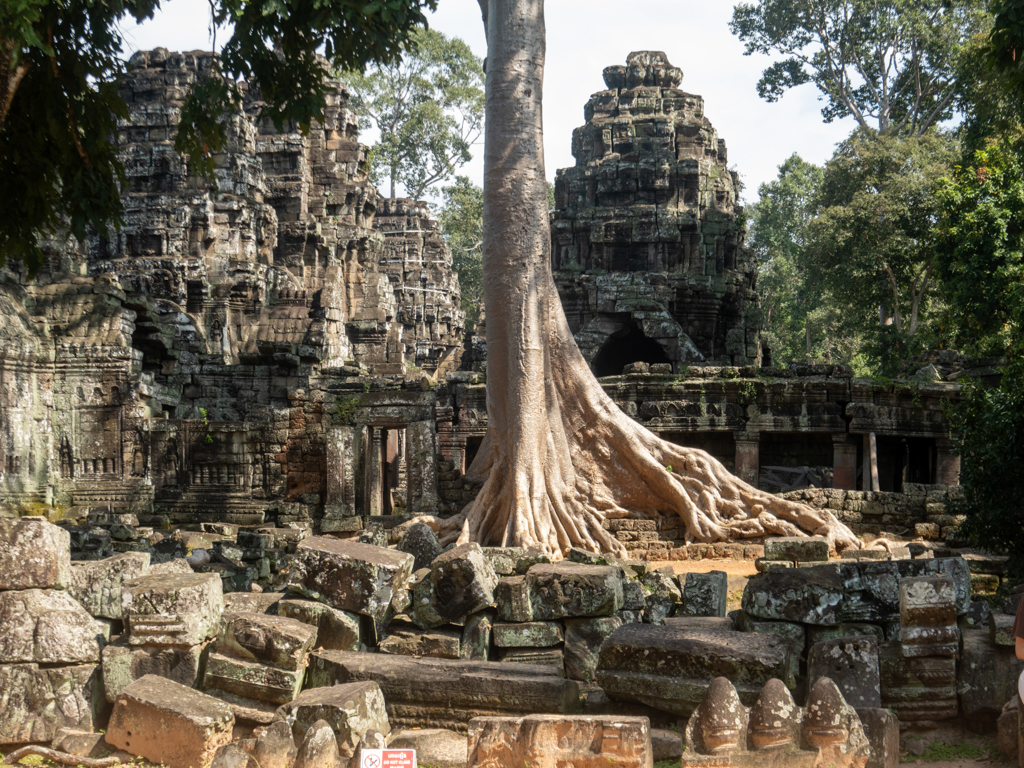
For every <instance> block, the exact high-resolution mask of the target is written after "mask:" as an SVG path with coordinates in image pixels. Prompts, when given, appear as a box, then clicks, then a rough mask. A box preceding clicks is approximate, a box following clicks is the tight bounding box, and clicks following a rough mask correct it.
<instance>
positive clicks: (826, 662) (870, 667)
mask: <svg viewBox="0 0 1024 768" xmlns="http://www.w3.org/2000/svg"><path fill="white" fill-rule="evenodd" d="M822 677H827V678H829V679H830V680H832V682H833V683H835V684H836V685H837V686H838V687H839V692H840V693H842V694H843V698H844V699H845V700H846V701H847V703H849V704H851V705H852V706H853V707H854V708H855V709H857V710H858V711H860V710H861V709H863V708H870V709H878V708H880V707H881V706H882V684H881V678H880V677H879V671H878V640H877V639H875V638H874V637H846V638H842V639H839V640H826V641H824V642H821V643H815V644H814V645H813V646H811V651H810V653H809V654H807V683H808V685H814V683H815V682H816V681H817V680H818V679H819V678H822Z"/></svg>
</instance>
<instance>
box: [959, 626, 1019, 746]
mask: <svg viewBox="0 0 1024 768" xmlns="http://www.w3.org/2000/svg"><path fill="white" fill-rule="evenodd" d="M956 671H957V693H959V694H960V706H961V708H962V710H963V716H964V719H966V720H967V721H968V722H969V723H971V724H972V725H974V726H975V727H981V728H983V729H984V730H991V727H992V725H993V724H994V723H995V721H996V720H997V719H998V717H999V715H1000V713H1001V712H1002V709H1003V705H1004V704H1006V700H1007V699H1009V698H1011V697H1015V696H1016V691H1017V680H1018V679H1019V678H1020V675H1021V673H1022V672H1024V661H1021V660H1020V659H1018V658H1017V655H1016V653H1015V652H1014V649H1013V648H1009V647H1007V646H1005V645H997V644H996V643H994V642H992V638H991V637H990V636H989V633H988V632H986V631H985V630H983V629H980V630H967V631H965V632H964V633H963V640H962V643H961V651H960V663H959V664H957V669H956Z"/></svg>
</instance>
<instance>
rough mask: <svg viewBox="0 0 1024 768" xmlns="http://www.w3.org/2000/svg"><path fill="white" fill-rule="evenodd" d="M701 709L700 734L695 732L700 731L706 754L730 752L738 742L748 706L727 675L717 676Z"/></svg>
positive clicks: (743, 728) (742, 730)
mask: <svg viewBox="0 0 1024 768" xmlns="http://www.w3.org/2000/svg"><path fill="white" fill-rule="evenodd" d="M699 712H700V727H699V734H694V735H699V737H700V740H701V742H702V745H703V750H702V751H703V752H704V753H705V754H711V755H716V754H720V753H722V752H730V751H732V750H734V749H736V748H737V747H738V746H739V742H740V736H741V735H742V734H743V732H744V730H745V726H746V723H745V722H744V721H745V720H746V714H747V710H746V707H744V706H743V705H742V704H741V703H740V697H739V695H738V694H737V693H736V689H735V688H734V687H733V684H732V683H730V682H729V681H728V679H726V678H724V677H716V678H715V679H714V680H712V681H711V685H710V686H709V687H708V693H707V695H706V696H705V697H704V701H702V702H701V703H700V708H699Z"/></svg>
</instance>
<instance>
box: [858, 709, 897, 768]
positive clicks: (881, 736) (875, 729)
mask: <svg viewBox="0 0 1024 768" xmlns="http://www.w3.org/2000/svg"><path fill="white" fill-rule="evenodd" d="M857 716H858V717H859V718H860V724H861V725H862V726H863V728H864V735H865V736H867V739H868V744H869V745H870V746H871V757H869V758H868V762H867V765H866V766H865V768H896V766H898V765H899V764H900V721H899V720H898V719H897V717H896V715H894V714H893V713H892V712H890V711H889V710H888V709H876V708H866V707H858V708H857Z"/></svg>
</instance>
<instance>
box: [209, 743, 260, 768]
mask: <svg viewBox="0 0 1024 768" xmlns="http://www.w3.org/2000/svg"><path fill="white" fill-rule="evenodd" d="M254 749H256V739H239V740H238V741H232V742H231V743H230V744H224V745H223V746H221V747H218V748H217V753H216V754H215V755H214V756H213V762H212V763H210V768H259V766H257V765H256V761H254V760H253V759H252V753H253V750H254Z"/></svg>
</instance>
